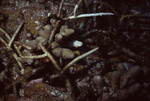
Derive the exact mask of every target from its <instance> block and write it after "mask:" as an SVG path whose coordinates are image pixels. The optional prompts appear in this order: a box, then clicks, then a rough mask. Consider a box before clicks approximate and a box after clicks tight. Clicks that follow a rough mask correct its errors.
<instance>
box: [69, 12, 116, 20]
mask: <svg viewBox="0 0 150 101" xmlns="http://www.w3.org/2000/svg"><path fill="white" fill-rule="evenodd" d="M103 15H114V13H90V14H80V15H77V16H70V17H68V19H77V18H87V17H95V16H103Z"/></svg>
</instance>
